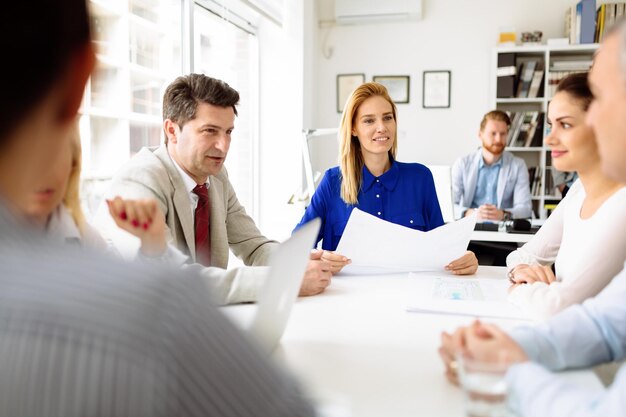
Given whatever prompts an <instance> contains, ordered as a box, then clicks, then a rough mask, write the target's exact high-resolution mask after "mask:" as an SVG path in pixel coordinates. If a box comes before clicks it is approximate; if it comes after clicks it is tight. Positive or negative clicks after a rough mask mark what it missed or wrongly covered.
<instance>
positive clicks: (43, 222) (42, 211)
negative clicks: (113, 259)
mask: <svg viewBox="0 0 626 417" xmlns="http://www.w3.org/2000/svg"><path fill="white" fill-rule="evenodd" d="M66 140H67V146H66V148H65V152H60V153H59V156H58V158H56V160H55V161H52V163H51V169H50V171H49V172H48V175H45V176H42V177H41V178H40V179H39V180H40V181H39V184H37V185H36V186H35V187H34V189H33V192H32V193H31V194H30V198H29V199H28V200H27V201H26V202H25V203H24V205H23V206H22V207H19V209H20V211H21V213H22V215H23V217H25V219H26V220H27V222H29V223H30V224H31V225H32V226H34V227H35V228H36V229H38V230H41V231H42V232H43V233H45V234H46V235H47V236H48V237H49V238H50V239H53V240H57V241H59V242H63V243H68V244H77V245H81V246H85V247H89V248H93V249H96V250H104V251H109V250H110V247H109V245H108V244H107V243H106V242H105V240H104V239H103V238H102V237H101V236H100V234H99V233H98V231H97V230H96V229H94V228H93V227H92V226H91V225H90V224H89V223H88V222H87V221H86V220H85V216H84V214H83V211H82V209H81V205H80V172H81V159H82V152H81V145H80V135H79V133H78V126H75V128H74V129H73V130H72V133H71V135H70V136H69V137H68V138H67V139H66ZM107 203H108V204H109V209H110V211H111V213H112V215H113V217H114V218H115V220H116V223H117V224H118V225H119V226H120V227H122V228H124V229H125V230H128V231H130V232H131V233H133V234H134V235H135V236H137V237H139V238H140V239H141V242H142V246H141V248H142V253H144V254H145V255H149V256H161V255H164V254H166V252H167V250H168V247H167V245H166V241H165V227H164V225H163V222H160V221H158V219H160V217H162V216H156V210H158V207H157V205H156V202H154V201H149V200H122V199H120V198H119V197H118V198H116V199H114V200H112V201H111V202H107ZM153 219H156V220H153Z"/></svg>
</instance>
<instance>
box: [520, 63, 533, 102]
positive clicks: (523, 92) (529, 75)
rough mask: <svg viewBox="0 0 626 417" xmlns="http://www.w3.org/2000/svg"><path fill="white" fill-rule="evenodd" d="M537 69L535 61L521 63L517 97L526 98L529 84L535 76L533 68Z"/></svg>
mask: <svg viewBox="0 0 626 417" xmlns="http://www.w3.org/2000/svg"><path fill="white" fill-rule="evenodd" d="M536 67H537V60H535V59H533V60H529V61H525V62H524V63H522V68H521V70H520V74H519V81H518V82H517V84H518V85H517V95H516V96H517V97H518V98H526V97H528V92H529V90H530V83H531V82H532V80H533V75H534V74H535V68H536Z"/></svg>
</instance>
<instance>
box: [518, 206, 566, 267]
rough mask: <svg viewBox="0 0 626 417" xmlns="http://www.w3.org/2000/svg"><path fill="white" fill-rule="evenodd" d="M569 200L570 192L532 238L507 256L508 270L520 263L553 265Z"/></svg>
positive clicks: (559, 244)
mask: <svg viewBox="0 0 626 417" xmlns="http://www.w3.org/2000/svg"><path fill="white" fill-rule="evenodd" d="M569 201H571V198H570V194H568V195H567V196H566V197H565V198H564V199H563V200H561V202H560V203H559V205H558V206H557V207H556V209H555V210H554V211H553V212H552V214H551V215H550V217H548V219H547V220H546V221H545V223H544V224H543V226H541V228H540V229H539V231H538V232H537V234H535V235H534V236H533V237H532V239H530V240H529V241H528V242H527V243H526V244H524V246H522V247H521V248H519V249H517V250H515V251H513V252H511V253H510V254H509V256H507V258H506V266H507V270H509V271H510V270H512V269H513V268H515V267H516V266H517V265H520V264H526V265H551V264H553V263H554V260H555V259H556V255H557V254H558V253H559V248H560V247H561V239H562V238H563V218H564V217H565V213H564V212H565V207H566V206H567V205H568V204H569Z"/></svg>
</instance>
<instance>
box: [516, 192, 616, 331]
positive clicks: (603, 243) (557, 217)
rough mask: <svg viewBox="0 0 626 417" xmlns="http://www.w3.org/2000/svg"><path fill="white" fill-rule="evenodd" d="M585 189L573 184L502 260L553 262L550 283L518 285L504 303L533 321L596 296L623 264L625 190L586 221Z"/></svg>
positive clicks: (536, 262)
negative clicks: (583, 216)
mask: <svg viewBox="0 0 626 417" xmlns="http://www.w3.org/2000/svg"><path fill="white" fill-rule="evenodd" d="M585 196H586V194H585V189H584V188H583V186H582V183H581V182H580V180H578V181H576V182H575V183H574V185H572V188H571V189H570V190H569V192H568V194H567V196H566V197H565V198H564V199H563V200H562V201H561V203H560V204H559V205H558V206H557V208H556V209H555V210H554V212H553V213H552V215H551V216H550V217H549V218H548V220H546V222H545V223H544V225H543V226H542V227H541V229H539V231H538V232H537V234H536V235H535V236H533V238H532V239H531V240H530V241H529V242H528V243H526V244H525V245H524V246H522V247H521V248H519V249H518V250H516V251H514V252H512V253H511V254H510V255H509V256H508V257H507V259H506V263H507V267H508V269H509V270H511V269H513V268H514V267H515V266H516V265H519V264H528V265H537V264H539V265H551V264H552V263H554V264H555V270H556V279H557V281H556V282H553V283H552V284H550V285H548V284H545V283H543V282H535V283H533V284H526V285H520V286H518V287H517V288H516V289H515V290H513V291H511V293H510V294H509V301H510V302H511V303H513V304H515V305H516V306H518V307H520V308H521V309H522V310H524V311H525V312H526V313H527V314H528V315H529V316H531V317H533V318H538V319H543V318H547V317H550V316H552V315H554V314H556V313H557V312H559V311H561V310H563V309H564V308H566V307H568V306H570V305H572V304H577V303H581V302H583V301H584V300H586V299H587V298H590V297H593V296H595V295H596V294H598V293H599V292H600V291H601V290H602V289H603V288H604V287H605V286H606V285H607V284H608V283H609V282H610V281H611V280H612V279H613V277H614V276H615V275H617V273H618V272H619V271H621V270H622V268H623V266H624V261H625V260H626V187H623V188H621V189H620V190H618V191H617V192H616V193H615V194H613V195H612V196H611V197H609V198H608V199H607V200H606V201H605V202H604V203H603V204H602V206H601V207H599V208H598V210H597V211H596V212H595V213H594V214H593V216H591V217H590V218H588V219H581V218H580V210H581V208H582V204H583V201H584V199H585Z"/></svg>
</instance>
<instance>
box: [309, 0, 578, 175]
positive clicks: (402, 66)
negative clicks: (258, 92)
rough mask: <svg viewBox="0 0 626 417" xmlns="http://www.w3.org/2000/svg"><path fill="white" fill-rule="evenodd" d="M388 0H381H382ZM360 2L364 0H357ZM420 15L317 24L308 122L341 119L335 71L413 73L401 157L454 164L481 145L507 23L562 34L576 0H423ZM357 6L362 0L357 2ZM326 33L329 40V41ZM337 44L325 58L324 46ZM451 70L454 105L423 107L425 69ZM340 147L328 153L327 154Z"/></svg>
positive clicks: (323, 2) (326, 11)
mask: <svg viewBox="0 0 626 417" xmlns="http://www.w3.org/2000/svg"><path fill="white" fill-rule="evenodd" d="M381 1H383V0H381ZM354 2H355V4H357V5H358V1H357V0H354ZM422 4H423V13H422V16H423V17H422V19H421V20H420V21H413V22H401V23H375V24H366V25H358V26H334V27H330V28H321V29H320V28H319V26H316V27H315V30H316V32H317V38H318V45H317V50H316V52H315V56H316V60H317V61H316V64H315V65H316V72H317V78H316V80H315V82H316V86H315V88H314V89H313V91H314V94H315V99H314V101H315V103H316V107H315V110H316V111H315V114H314V117H313V118H312V120H311V122H312V123H313V125H312V126H308V127H318V128H319V127H336V126H338V125H339V119H340V115H339V114H338V113H337V111H336V105H335V101H336V96H335V94H336V92H335V83H336V76H337V74H341V73H365V75H366V81H371V79H372V76H373V75H410V76H411V88H410V103H409V104H400V105H398V137H399V140H398V145H399V152H398V159H399V160H402V161H417V162H422V163H426V164H447V165H449V164H452V163H453V162H454V160H455V159H456V158H457V157H459V156H461V155H463V154H465V153H467V152H470V151H471V150H472V149H474V148H475V147H476V146H478V145H479V142H478V139H476V134H477V132H478V125H479V122H480V119H481V117H482V115H483V114H484V113H486V112H487V111H489V110H491V109H490V107H489V106H490V103H492V101H491V99H490V98H491V97H492V93H491V92H490V91H489V89H490V86H491V84H490V77H492V76H493V73H492V70H491V60H492V48H493V47H494V46H495V44H496V42H497V37H498V33H499V29H500V27H502V26H505V27H514V28H515V29H516V31H517V32H518V34H519V33H520V32H522V31H533V30H541V31H542V32H543V36H544V40H545V39H547V38H551V37H562V36H563V34H562V33H563V29H564V15H565V10H566V9H567V7H569V6H570V5H572V4H575V1H574V0H550V1H546V0H422ZM317 6H318V14H319V18H320V19H321V20H332V19H334V16H333V14H334V0H318V2H317ZM356 7H358V6H356ZM325 39H326V45H324V43H325V42H324V41H325ZM324 46H326V49H327V50H328V48H332V56H331V57H330V58H329V59H326V58H325V57H324V56H323V55H322V49H323V48H324ZM424 70H450V71H452V87H451V107H450V109H423V108H422V103H421V101H422V71H424ZM328 158H331V159H332V158H334V155H331V156H324V159H328Z"/></svg>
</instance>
